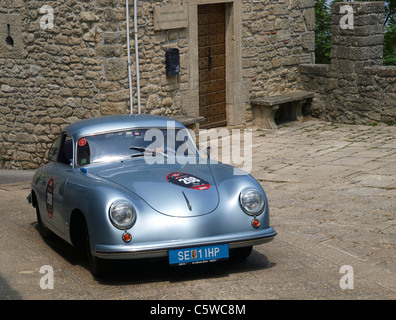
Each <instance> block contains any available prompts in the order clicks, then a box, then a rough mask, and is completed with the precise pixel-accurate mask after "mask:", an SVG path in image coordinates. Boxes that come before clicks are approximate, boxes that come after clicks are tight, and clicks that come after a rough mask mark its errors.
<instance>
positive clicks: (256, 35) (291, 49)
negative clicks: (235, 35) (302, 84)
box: [243, 0, 315, 99]
mask: <svg viewBox="0 0 396 320" xmlns="http://www.w3.org/2000/svg"><path fill="white" fill-rule="evenodd" d="M314 3H315V2H314V0H288V1H286V0H285V1H269V0H266V1H245V2H244V10H243V24H244V29H243V76H244V78H245V79H248V80H249V81H250V86H251V90H250V92H251V98H252V99H254V98H258V97H263V96H270V95H274V94H279V93H281V92H285V91H293V90H295V89H296V88H297V85H298V84H297V82H298V74H299V72H298V66H299V65H300V64H302V63H312V62H313V61H314V51H315V32H314V30H315V10H314Z"/></svg>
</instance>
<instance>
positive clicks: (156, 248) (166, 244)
mask: <svg viewBox="0 0 396 320" xmlns="http://www.w3.org/2000/svg"><path fill="white" fill-rule="evenodd" d="M275 236H276V231H275V230H274V229H273V228H272V227H270V228H266V229H263V230H258V231H255V232H240V233H232V234H226V235H219V236H212V237H205V238H197V239H181V240H172V241H161V242H151V243H149V242H146V243H138V244H133V236H132V241H131V243H129V244H125V245H106V244H97V245H96V247H95V252H94V255H95V256H97V257H98V258H102V259H145V258H159V257H168V252H169V250H172V249H179V248H188V247H200V246H207V245H214V244H225V243H227V244H228V245H229V248H230V249H235V248H242V247H248V246H254V245H259V244H263V243H266V242H270V241H271V240H272V239H273V238H274V237H275Z"/></svg>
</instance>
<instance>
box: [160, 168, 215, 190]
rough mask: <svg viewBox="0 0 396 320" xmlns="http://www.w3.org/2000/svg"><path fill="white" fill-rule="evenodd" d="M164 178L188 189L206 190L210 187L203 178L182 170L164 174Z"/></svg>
mask: <svg viewBox="0 0 396 320" xmlns="http://www.w3.org/2000/svg"><path fill="white" fill-rule="evenodd" d="M166 180H167V181H168V182H170V183H173V184H176V185H178V186H180V187H184V188H189V189H195V190H206V189H209V188H210V183H209V182H207V181H205V180H204V179H201V178H198V177H196V176H193V175H192V174H188V173H183V172H173V173H170V174H168V175H167V176H166Z"/></svg>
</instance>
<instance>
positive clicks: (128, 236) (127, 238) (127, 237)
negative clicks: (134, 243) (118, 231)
mask: <svg viewBox="0 0 396 320" xmlns="http://www.w3.org/2000/svg"><path fill="white" fill-rule="evenodd" d="M122 240H124V242H130V241H131V240H132V235H131V234H130V233H129V232H124V233H123V234H122Z"/></svg>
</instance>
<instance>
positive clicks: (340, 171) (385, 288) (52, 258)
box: [0, 119, 396, 300]
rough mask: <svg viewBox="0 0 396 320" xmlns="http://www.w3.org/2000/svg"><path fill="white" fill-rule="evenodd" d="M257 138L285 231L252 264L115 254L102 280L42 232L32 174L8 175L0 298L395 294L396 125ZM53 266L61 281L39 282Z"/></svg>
mask: <svg viewBox="0 0 396 320" xmlns="http://www.w3.org/2000/svg"><path fill="white" fill-rule="evenodd" d="M253 143H254V151H253V154H254V156H253V170H252V175H253V176H254V177H255V178H256V179H258V180H259V182H260V183H261V184H262V185H263V187H264V188H265V190H266V192H267V196H268V199H269V204H270V209H271V224H272V225H273V226H274V227H275V229H276V230H277V232H278V235H277V237H276V238H275V239H274V240H273V241H272V242H270V243H268V244H264V245H260V246H257V247H255V248H254V250H253V253H252V254H251V256H250V257H249V258H248V259H247V260H246V261H225V262H219V263H212V264H207V265H195V266H186V267H169V266H168V264H167V261H163V260H157V261H135V262H133V263H130V262H115V263H114V271H113V272H111V273H110V274H109V275H108V276H107V277H105V278H103V279H95V278H94V277H92V275H91V274H90V272H89V271H88V266H87V261H86V260H85V258H84V257H83V256H82V255H80V253H79V252H78V251H76V250H75V249H74V248H72V247H70V246H69V245H67V244H65V243H64V242H63V241H61V240H59V239H54V240H52V241H44V240H43V239H42V238H41V237H40V236H39V234H38V232H37V229H36V219H35V213H34V209H33V208H32V207H30V206H29V205H28V204H27V201H26V196H27V194H28V193H29V182H15V183H7V184H1V182H0V299H150V300H151V299H155V300H157V299H396V219H395V217H396V215H395V213H396V200H395V199H396V163H395V162H396V126H350V125H340V124H337V125H335V124H331V123H326V122H322V121H319V120H314V119H307V120H305V121H304V122H302V123H298V122H293V123H289V124H286V125H283V126H280V128H279V129H278V130H276V131H269V130H257V129H254V130H253ZM0 179H1V174H0ZM44 265H49V266H51V267H52V268H53V271H54V289H46V290H44V289H41V288H40V280H41V279H42V277H43V276H44V275H45V274H46V273H40V268H41V267H42V266H44ZM345 265H349V266H351V267H352V268H353V280H354V281H353V289H342V288H341V287H340V281H341V282H342V277H343V276H344V275H345V274H343V273H340V268H341V267H342V266H345ZM349 275H351V274H349ZM351 284H352V283H351V282H349V285H351Z"/></svg>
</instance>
